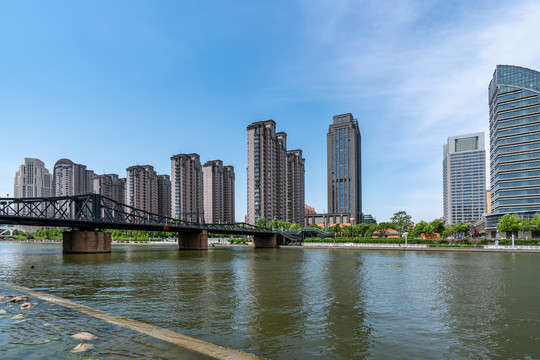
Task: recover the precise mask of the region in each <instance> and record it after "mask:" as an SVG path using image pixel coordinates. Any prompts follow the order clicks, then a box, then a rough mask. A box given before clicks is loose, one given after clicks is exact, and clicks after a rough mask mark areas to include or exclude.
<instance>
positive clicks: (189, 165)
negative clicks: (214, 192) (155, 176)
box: [171, 154, 204, 223]
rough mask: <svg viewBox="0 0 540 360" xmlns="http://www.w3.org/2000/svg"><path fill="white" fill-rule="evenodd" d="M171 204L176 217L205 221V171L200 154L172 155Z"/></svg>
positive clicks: (173, 214)
mask: <svg viewBox="0 0 540 360" xmlns="http://www.w3.org/2000/svg"><path fill="white" fill-rule="evenodd" d="M171 205H172V216H173V217H174V218H176V219H180V220H185V221H193V222H197V223H203V222H204V202H203V172H202V166H201V160H200V157H199V155H198V154H178V155H174V156H172V157H171Z"/></svg>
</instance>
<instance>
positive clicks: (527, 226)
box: [519, 218, 533, 231]
mask: <svg viewBox="0 0 540 360" xmlns="http://www.w3.org/2000/svg"><path fill="white" fill-rule="evenodd" d="M532 227H533V226H532V224H531V222H530V221H529V220H527V219H524V218H521V220H520V221H519V231H531V230H532Z"/></svg>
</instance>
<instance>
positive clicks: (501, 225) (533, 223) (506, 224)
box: [497, 214, 540, 238]
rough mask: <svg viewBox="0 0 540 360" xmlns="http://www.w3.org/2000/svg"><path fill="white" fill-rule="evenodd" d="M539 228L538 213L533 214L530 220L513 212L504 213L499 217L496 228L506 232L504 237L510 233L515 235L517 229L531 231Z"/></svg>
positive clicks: (539, 219)
mask: <svg viewBox="0 0 540 360" xmlns="http://www.w3.org/2000/svg"><path fill="white" fill-rule="evenodd" d="M536 229H540V214H534V216H533V218H532V219H531V220H527V219H524V218H521V217H519V216H517V215H515V214H512V215H510V214H506V215H504V216H503V217H501V218H500V219H499V222H498V223H497V230H499V231H501V232H506V237H507V238H508V237H510V236H511V235H512V234H513V235H514V236H515V237H517V232H518V231H531V230H533V231H534V230H536Z"/></svg>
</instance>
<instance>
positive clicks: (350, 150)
mask: <svg viewBox="0 0 540 360" xmlns="http://www.w3.org/2000/svg"><path fill="white" fill-rule="evenodd" d="M326 138H327V174H328V177H327V178H328V212H329V213H333V214H349V216H350V222H351V223H352V224H359V223H361V222H362V221H363V220H362V162H361V158H362V156H361V136H360V129H359V127H358V121H357V120H356V119H354V118H353V116H352V114H351V113H348V114H342V115H336V116H334V118H333V122H332V124H331V125H330V128H329V130H328V134H327V137H326Z"/></svg>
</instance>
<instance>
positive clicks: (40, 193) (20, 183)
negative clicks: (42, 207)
mask: <svg viewBox="0 0 540 360" xmlns="http://www.w3.org/2000/svg"><path fill="white" fill-rule="evenodd" d="M52 195H53V187H52V176H51V173H50V172H49V170H47V168H46V167H45V164H44V163H43V161H41V160H39V159H34V158H24V164H22V165H20V166H19V169H18V170H17V172H16V173H15V181H14V187H13V196H14V197H16V198H36V197H50V196H52Z"/></svg>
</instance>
